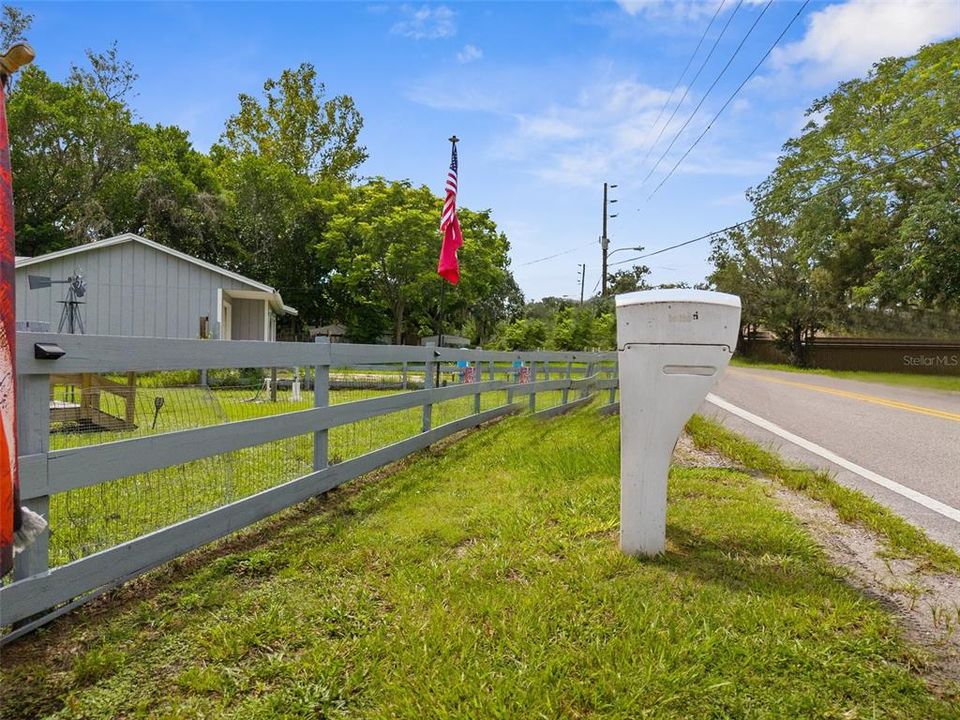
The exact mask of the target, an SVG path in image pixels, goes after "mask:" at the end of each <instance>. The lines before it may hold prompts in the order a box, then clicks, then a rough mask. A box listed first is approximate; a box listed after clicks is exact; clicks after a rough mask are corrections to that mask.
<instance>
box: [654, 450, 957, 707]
mask: <svg viewBox="0 0 960 720" xmlns="http://www.w3.org/2000/svg"><path fill="white" fill-rule="evenodd" d="M673 462H674V463H675V464H677V465H683V466H685V467H723V468H738V469H741V470H744V471H745V472H749V471H748V470H747V469H746V468H743V467H742V466H740V465H738V464H737V463H735V462H733V461H731V460H730V459H728V458H727V457H725V456H723V455H720V454H717V453H714V452H709V451H703V450H700V449H698V448H697V447H696V446H695V445H694V444H693V442H692V440H691V439H690V438H689V437H688V436H687V435H686V434H684V435H683V436H681V438H680V440H679V441H678V442H677V446H676V448H675V449H674V454H673ZM751 474H753V475H754V476H755V477H756V478H757V480H759V481H760V482H762V483H764V484H765V485H766V486H767V488H768V490H769V493H770V494H771V496H772V497H774V498H775V499H776V500H777V502H778V503H780V505H781V506H782V507H783V508H784V509H786V510H787V511H789V512H790V513H791V514H793V515H794V516H795V517H796V518H797V519H798V520H799V521H800V523H801V524H802V525H803V526H804V528H805V529H806V530H807V531H808V532H809V533H810V534H811V535H812V536H813V538H814V539H815V540H816V541H817V543H818V544H819V545H820V547H821V548H823V551H824V552H825V553H826V555H827V557H828V558H829V559H830V561H831V562H832V563H833V564H834V565H835V566H837V567H838V568H839V569H840V570H841V572H842V575H843V578H844V579H845V580H846V582H848V583H849V584H850V585H851V586H853V587H855V588H856V589H857V590H859V591H860V592H862V593H863V594H864V595H866V596H868V597H870V598H872V599H874V600H877V601H878V602H880V603H882V604H883V605H884V606H885V607H887V608H888V609H889V610H890V611H891V612H893V613H894V615H895V616H896V617H897V619H898V621H899V623H900V626H901V627H902V628H903V631H904V634H905V636H906V638H907V640H908V641H910V642H911V643H912V644H914V645H916V646H918V647H920V648H922V649H923V650H925V651H926V652H927V654H928V657H929V659H928V662H927V664H926V666H925V667H923V668H922V672H923V673H924V675H925V677H926V678H927V679H928V681H929V682H930V683H931V685H932V686H933V689H935V690H936V689H941V688H942V689H947V688H948V686H949V685H950V684H953V683H960V577H957V576H955V575H951V574H949V573H935V572H930V571H929V570H928V568H927V567H926V566H925V564H924V563H923V562H922V561H918V560H915V559H910V558H891V557H886V555H888V552H887V546H886V544H885V543H884V542H883V540H882V539H881V538H880V536H878V535H876V534H875V533H873V532H871V531H870V530H868V529H866V528H863V527H858V526H856V525H849V524H847V523H844V522H843V520H841V519H840V516H839V515H838V514H837V512H836V511H835V510H834V509H833V508H832V507H830V506H829V505H828V504H826V503H823V502H820V501H817V500H814V499H812V498H810V497H807V496H806V495H803V494H802V493H799V492H795V491H793V490H789V489H787V488H785V487H783V486H782V485H780V484H779V483H777V482H775V481H773V480H770V479H768V478H765V477H762V476H756V475H755V474H754V473H751Z"/></svg>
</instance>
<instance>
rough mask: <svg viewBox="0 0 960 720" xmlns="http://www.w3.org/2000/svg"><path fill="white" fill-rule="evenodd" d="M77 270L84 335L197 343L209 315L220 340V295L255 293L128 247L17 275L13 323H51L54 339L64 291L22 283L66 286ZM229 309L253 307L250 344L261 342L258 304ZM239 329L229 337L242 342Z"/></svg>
mask: <svg viewBox="0 0 960 720" xmlns="http://www.w3.org/2000/svg"><path fill="white" fill-rule="evenodd" d="M78 270H79V271H80V272H82V273H83V275H84V277H85V278H86V281H87V294H86V296H85V297H84V298H82V299H83V301H84V305H82V306H81V311H80V312H81V316H82V318H83V322H84V326H85V329H86V332H87V334H88V335H133V336H138V337H170V338H196V337H198V336H199V333H200V317H201V316H204V315H206V316H208V317H209V318H210V322H209V324H208V327H209V329H210V332H211V333H212V334H213V335H214V337H219V334H220V329H219V326H218V323H217V290H218V289H220V288H222V289H225V290H253V289H256V288H254V287H252V286H248V285H246V284H244V283H242V282H240V281H238V280H234V279H233V278H229V277H226V276H224V275H221V274H219V273H216V272H213V271H210V270H207V269H206V268H202V267H199V266H197V265H194V264H193V263H190V262H187V261H186V260H181V259H180V258H177V257H174V256H172V255H169V254H167V253H165V252H161V251H158V250H155V249H153V248H151V247H148V246H146V245H143V244H141V243H138V242H136V241H130V242H125V243H122V244H119V245H113V246H111V247H106V248H98V249H96V250H91V251H89V252H86V253H78V254H76V255H72V256H68V257H62V258H57V259H54V260H50V261H48V262H43V263H37V264H36V265H29V266H27V267H23V268H19V269H17V284H16V293H17V303H16V307H17V310H16V312H17V319H18V320H35V321H43V322H49V323H50V329H51V330H52V331H56V329H57V326H58V324H59V322H60V312H61V309H62V307H63V306H62V305H61V304H60V303H59V302H58V301H60V300H63V298H64V296H65V295H66V286H64V285H54V286H53V287H50V288H44V289H40V290H30V289H29V287H28V283H27V276H28V275H46V276H48V277H50V278H51V279H53V280H63V279H66V278H67V277H69V276H70V275H73V274H74V272H75V271H78ZM234 302H249V303H252V304H255V305H256V307H257V310H258V311H259V313H260V315H259V317H260V321H259V322H258V323H257V327H258V328H259V332H260V335H259V336H256V335H252V336H251V338H252V339H262V338H263V320H262V318H263V301H260V300H249V301H234ZM239 314H240V313H238V315H239ZM237 328H238V326H237V320H234V337H240V336H238V335H237ZM251 331H253V329H252V328H251ZM244 337H246V335H244Z"/></svg>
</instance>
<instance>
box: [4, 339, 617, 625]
mask: <svg viewBox="0 0 960 720" xmlns="http://www.w3.org/2000/svg"><path fill="white" fill-rule="evenodd" d="M38 343H49V344H53V345H58V346H59V347H61V348H62V349H63V350H64V351H65V353H64V355H63V356H62V357H60V358H58V359H55V360H50V359H39V358H38V357H36V353H35V346H36V344H38ZM457 361H466V362H467V363H469V364H471V365H472V366H473V367H474V369H475V381H474V382H472V383H462V384H452V385H447V386H444V387H434V384H435V382H434V377H435V376H434V372H435V370H436V367H437V364H438V363H439V364H441V365H443V366H444V367H447V368H449V367H450V364H451V363H456V362H457ZM517 363H521V364H522V365H524V366H526V367H527V368H529V381H528V382H524V383H517V382H515V381H514V380H512V379H500V380H497V379H494V378H495V377H496V373H495V369H496V368H500V371H499V374H500V375H501V376H502V377H505V378H506V377H508V375H506V374H505V373H504V369H505V368H506V367H511V368H512V367H513V366H515V365H516V364H517ZM411 364H414V365H417V366H419V367H422V368H423V378H424V381H423V386H424V387H423V389H420V390H409V391H406V392H398V393H394V394H390V395H384V396H380V397H374V398H370V399H365V400H359V401H355V402H348V403H342V404H338V405H330V404H329V375H330V369H331V367H333V368H342V367H363V368H370V367H374V366H385V365H393V366H401V365H403V366H404V367H408V366H409V365H411ZM249 367H261V368H277V367H279V368H292V367H298V368H310V369H311V370H312V375H313V377H314V378H315V392H314V407H313V408H312V409H306V410H298V411H294V412H285V413H281V414H275V415H269V416H266V417H259V418H255V419H249V420H239V421H235V422H225V423H221V424H219V425H213V426H206V427H197V428H193V429H187V430H178V431H174V432H166V433H161V434H155V435H145V436H142V437H133V438H129V439H123V440H117V441H113V442H104V443H101V444H96V445H88V446H84V447H76V448H70V449H62V450H51V449H50V376H51V375H52V374H65V373H118V372H149V371H158V370H178V369H218V368H219V369H223V368H249ZM484 369H486V371H487V372H486V377H487V379H486V380H484V379H483V372H482V371H483V370H484ZM17 373H18V375H17V383H18V393H19V395H18V405H19V407H18V415H17V420H18V438H19V449H18V451H19V461H20V483H21V500H22V503H23V504H24V505H26V506H28V507H30V508H31V509H33V510H34V511H35V512H39V513H41V514H42V515H44V516H46V517H49V507H50V497H51V496H53V495H56V494H57V493H65V492H69V491H72V490H76V489H77V488H84V487H89V486H93V485H98V484H101V483H110V482H112V481H115V480H118V479H120V478H125V477H129V476H132V475H136V474H138V473H146V472H150V471H153V470H158V469H162V468H168V467H172V466H175V465H179V464H182V463H188V462H191V461H194V460H198V459H201V458H207V457H211V456H214V455H218V454H221V453H229V452H232V451H235V450H238V449H242V448H250V447H253V446H257V445H261V444H263V443H269V442H273V441H277V440H280V439H284V438H289V437H293V436H297V435H305V434H306V435H308V434H311V433H312V434H313V471H312V472H309V473H307V474H305V475H303V476H301V477H298V478H296V479H294V480H292V481H288V482H282V483H280V484H277V485H275V486H272V487H269V489H266V490H263V491H261V492H258V493H255V494H252V495H249V496H247V497H243V498H242V499H239V500H236V501H234V502H229V503H227V504H224V505H221V506H219V507H216V508H215V509H213V510H210V511H208V512H204V513H202V514H199V515H195V516H193V517H190V518H188V519H186V520H183V521H181V522H177V523H175V524H173V525H169V526H167V527H163V528H161V529H159V530H156V531H154V532H150V533H148V534H144V535H141V536H140V537H137V538H135V539H133V540H130V541H128V542H123V543H120V544H116V545H114V546H113V547H110V548H108V549H106V550H102V551H100V552H95V553H93V554H90V555H87V556H85V557H82V558H80V559H78V560H75V561H73V562H69V563H68V564H65V565H59V566H57V567H53V568H51V567H49V562H50V560H49V544H48V543H49V537H48V536H46V535H45V536H44V537H42V538H40V539H39V540H38V541H37V542H36V543H34V544H33V545H32V546H31V547H30V548H29V549H28V550H27V551H26V552H24V553H22V554H21V555H19V556H18V557H17V560H16V564H15V569H14V575H13V581H12V582H10V583H9V584H7V585H5V586H3V587H2V588H0V626H4V627H8V628H9V627H11V626H16V628H17V629H15V630H13V631H11V632H9V633H7V634H6V635H5V636H4V637H3V638H2V639H0V642H9V641H10V640H11V639H13V638H15V637H18V636H20V635H22V634H24V633H25V632H29V631H30V630H31V629H33V628H35V627H38V626H39V625H42V624H44V623H46V622H49V621H50V620H52V619H53V618H54V617H57V616H58V615H61V614H63V613H64V612H66V611H68V610H70V609H72V608H73V607H76V606H77V605H79V604H81V603H83V602H86V601H87V600H89V599H91V598H93V597H95V596H96V595H98V594H100V593H102V592H103V591H104V590H106V589H109V588H111V587H115V586H116V585H118V584H120V583H123V582H124V581H126V580H128V579H130V578H133V577H135V576H137V575H139V574H141V573H144V572H146V571H147V570H150V569H151V568H154V567H156V566H158V565H160V564H161V563H164V562H166V561H168V560H171V559H173V558H175V557H178V556H179V555H182V554H184V553H186V552H188V551H190V550H193V549H195V548H198V547H200V546H202V545H204V544H206V543H210V542H212V541H214V540H217V539H219V538H223V537H225V536H227V535H229V534H231V533H233V532H235V531H237V530H240V529H241V528H244V527H246V526H248V525H250V524H251V523H254V522H256V521H258V520H261V519H263V518H266V517H268V516H270V515H272V514H273V513H276V512H278V511H280V510H282V509H284V508H287V507H289V506H291V505H293V504H295V503H299V502H302V501H304V500H306V499H308V498H310V497H312V496H315V495H317V494H320V493H323V492H326V491H328V490H330V489H332V488H335V487H337V486H338V485H341V484H342V483H344V482H347V481H348V480H350V479H353V478H356V477H358V476H360V475H363V474H364V473H368V472H370V471H371V470H374V469H376V468H378V467H382V466H384V465H387V464H389V463H392V462H394V461H396V460H398V459H400V458H403V457H404V456H406V455H409V454H410V453H412V452H415V451H417V450H421V449H423V448H426V447H427V446H429V445H430V444H432V443H435V442H437V441H438V440H441V439H442V438H445V437H448V436H450V435H452V434H454V433H457V432H460V431H463V430H466V429H469V428H473V427H476V426H478V425H480V424H481V423H484V422H487V421H490V420H493V419H495V418H499V417H501V416H503V415H506V414H508V413H513V412H517V411H519V410H520V409H522V407H523V406H524V405H526V407H528V408H529V410H530V411H531V412H533V413H536V414H537V415H539V416H542V417H547V416H550V415H554V414H557V413H560V412H563V411H566V410H569V409H572V408H574V407H577V406H579V405H582V404H585V403H588V402H590V400H591V399H592V397H593V395H592V394H593V393H595V392H600V394H601V396H602V399H603V402H604V403H606V404H613V403H614V401H615V397H616V390H617V377H616V353H613V352H610V353H584V352H491V351H482V350H460V349H448V348H442V349H441V348H435V347H408V346H385V345H350V344H330V343H326V342H321V343H316V344H310V343H268V342H243V341H226V342H218V341H203V340H169V339H164V340H158V339H153V338H126V337H113V336H109V337H108V336H81V335H73V336H69V335H66V336H65V335H54V334H45V333H44V334H40V333H18V334H17ZM541 378H543V379H541ZM503 391H506V392H505V395H506V402H505V403H504V404H502V405H498V406H496V407H493V408H491V409H487V410H483V411H481V396H482V395H483V394H484V393H490V392H501V393H502V392H503ZM547 391H554V394H556V393H555V391H561V401H560V403H559V404H556V405H553V406H551V407H548V408H545V409H542V408H541V409H538V405H537V395H538V393H544V392H547ZM601 391H602V392H601ZM469 396H473V397H474V403H473V413H472V414H470V415H468V416H466V417H462V418H459V419H456V420H454V421H452V422H447V423H445V424H442V425H436V426H435V425H434V423H433V419H432V416H433V406H434V405H435V404H436V403H440V402H443V401H448V400H451V399H455V398H462V397H469ZM523 401H525V402H523ZM411 408H421V409H422V418H423V422H422V429H421V432H420V433H419V434H415V435H413V436H411V437H408V438H406V439H404V440H401V441H399V442H393V443H392V444H388V445H385V446H383V447H380V448H378V449H375V450H373V451H370V452H366V453H365V454H362V455H360V456H358V457H355V458H352V459H349V460H346V461H344V462H339V463H336V464H331V463H329V458H328V438H327V433H328V431H329V430H330V429H331V428H335V427H339V426H344V425H348V424H350V423H355V422H358V421H360V420H364V419H368V418H374V417H379V416H381V415H385V414H388V413H393V412H397V411H399V410H404V409H411ZM52 531H53V532H56V531H57V528H56V527H54V528H52Z"/></svg>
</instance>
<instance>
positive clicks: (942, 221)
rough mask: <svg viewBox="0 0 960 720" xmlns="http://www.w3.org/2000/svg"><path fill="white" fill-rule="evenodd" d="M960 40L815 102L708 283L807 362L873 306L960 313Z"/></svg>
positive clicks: (885, 63)
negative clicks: (814, 337)
mask: <svg viewBox="0 0 960 720" xmlns="http://www.w3.org/2000/svg"><path fill="white" fill-rule="evenodd" d="M958 73H960V39H954V40H948V41H946V42H942V43H938V44H936V45H931V46H928V47H925V48H922V49H921V50H920V51H919V52H918V53H917V54H916V55H915V56H913V57H909V58H887V59H885V60H882V61H881V62H879V63H877V64H876V65H875V66H874V67H873V68H872V70H871V71H870V73H869V74H868V76H867V77H866V78H864V79H858V80H852V81H849V82H845V83H841V84H840V86H839V87H838V88H837V89H836V90H835V91H834V92H832V93H830V94H829V95H828V96H826V97H825V98H822V99H820V100H818V101H817V102H815V103H814V104H813V105H812V106H811V108H810V109H809V110H808V114H809V116H810V118H811V119H810V122H809V123H808V124H807V125H806V127H805V128H804V130H803V132H802V133H801V134H800V136H799V137H797V138H794V139H792V140H790V141H789V142H787V143H786V145H785V146H784V154H783V156H781V158H780V159H779V161H778V163H777V167H776V168H775V169H774V171H773V172H772V173H771V174H770V176H769V177H767V179H766V180H764V182H763V183H761V184H760V185H759V186H758V187H757V188H755V189H752V190H751V191H750V192H749V193H748V199H749V200H750V201H751V202H752V204H753V206H754V214H753V219H752V221H751V222H750V223H749V224H748V225H747V226H746V227H745V228H744V229H743V231H742V232H737V231H735V232H733V233H729V234H728V235H727V236H726V237H724V238H722V239H720V240H719V241H718V242H717V243H715V246H714V262H715V268H716V269H715V271H714V273H713V275H711V281H712V283H713V284H714V286H716V287H717V288H718V289H720V290H729V291H730V292H737V293H738V294H741V297H748V298H749V299H748V301H747V303H745V309H746V308H747V307H748V306H749V308H750V309H749V313H750V317H751V320H753V321H756V322H757V323H761V324H763V325H764V326H766V327H768V328H769V329H772V330H775V331H776V332H777V333H778V334H779V335H780V336H781V338H783V339H784V341H785V342H787V343H788V344H789V346H790V348H791V350H792V352H793V354H794V356H795V358H796V359H797V360H798V361H802V359H803V358H802V347H803V345H802V337H803V336H805V335H809V334H810V333H812V332H815V331H816V329H817V328H821V327H825V326H830V327H831V328H834V329H842V328H843V327H844V326H845V325H847V324H848V323H849V321H850V318H851V317H862V312H863V310H865V309H871V310H873V311H874V312H876V313H884V312H887V311H891V310H893V311H909V310H912V309H920V310H939V311H942V312H946V313H954V314H956V313H957V312H958V311H960V292H958V290H960V202H958V201H957V188H958V187H960V84H958V83H957V81H956V78H957V75H958Z"/></svg>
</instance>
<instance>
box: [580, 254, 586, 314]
mask: <svg viewBox="0 0 960 720" xmlns="http://www.w3.org/2000/svg"><path fill="white" fill-rule="evenodd" d="M586 281H587V264H586V263H581V264H580V307H583V285H584V283H585V282H586Z"/></svg>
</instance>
